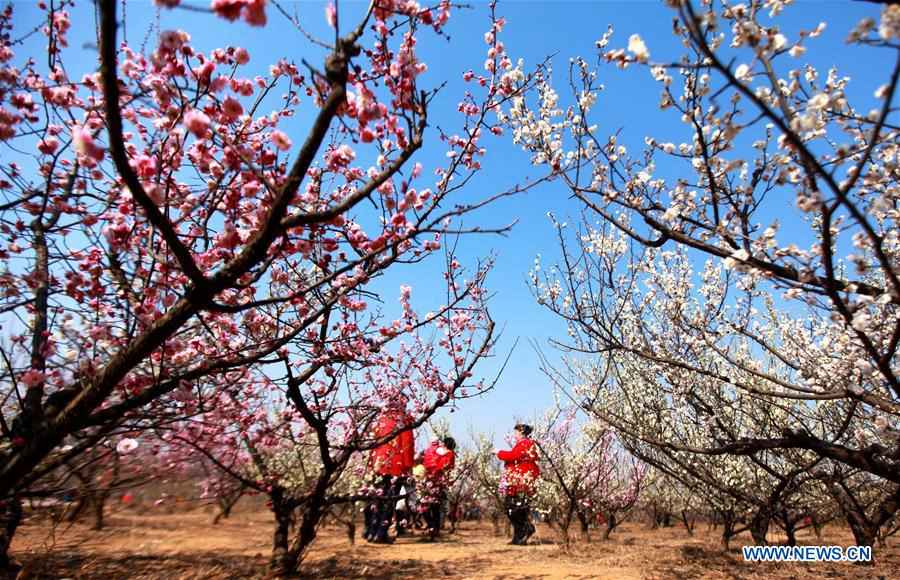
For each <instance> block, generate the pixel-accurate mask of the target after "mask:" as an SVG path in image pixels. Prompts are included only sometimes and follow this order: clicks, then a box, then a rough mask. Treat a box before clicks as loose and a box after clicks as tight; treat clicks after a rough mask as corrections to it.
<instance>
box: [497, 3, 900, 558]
mask: <svg viewBox="0 0 900 580" xmlns="http://www.w3.org/2000/svg"><path fill="white" fill-rule="evenodd" d="M666 4H667V5H668V6H669V7H671V8H672V10H673V11H674V14H675V16H676V18H675V21H674V28H673V29H674V33H675V35H676V36H677V37H678V39H679V40H680V41H681V43H682V45H683V46H684V47H685V53H684V54H683V55H681V56H677V57H674V58H671V57H663V58H660V59H659V60H656V59H651V55H650V52H651V50H650V49H651V48H652V47H648V46H647V44H646V43H645V42H644V41H643V40H642V39H641V37H640V36H639V35H636V34H635V35H632V36H631V37H630V38H629V40H628V45H627V48H618V49H611V48H609V45H610V43H611V39H612V33H613V32H612V30H611V29H610V30H608V31H607V32H606V33H605V34H604V35H603V36H602V38H600V40H598V42H597V47H598V51H599V55H598V57H599V58H598V62H599V64H598V68H593V67H592V66H591V65H589V64H588V62H587V61H586V60H584V59H575V60H574V61H573V62H572V64H571V66H570V70H569V86H570V88H571V89H572V93H573V95H572V104H571V105H570V106H563V105H562V104H561V101H560V97H559V94H558V93H557V91H556V90H555V88H554V85H553V82H552V79H551V78H550V77H549V76H545V77H543V78H542V80H541V82H540V83H539V87H538V91H537V95H538V97H537V99H538V100H537V102H535V103H532V102H530V101H529V100H528V99H526V98H518V99H515V100H514V102H513V104H512V107H511V108H510V109H509V110H508V111H507V113H506V114H505V116H504V120H505V122H506V123H507V125H508V126H509V128H510V129H511V130H512V135H513V139H514V140H515V142H517V143H518V144H520V145H521V146H522V147H523V148H524V149H525V150H526V151H528V152H529V153H530V154H531V155H532V160H533V162H534V163H536V164H540V165H545V166H547V167H548V170H549V171H550V172H551V173H552V174H553V175H555V176H556V177H557V178H558V181H559V182H560V183H561V184H563V185H564V186H565V187H566V188H567V189H568V190H569V192H570V193H571V194H572V196H573V197H574V198H576V199H577V200H578V201H579V202H580V203H581V205H582V207H583V213H582V216H581V220H580V222H581V223H580V225H579V226H578V227H569V226H567V225H566V224H565V223H559V222H556V227H557V231H558V233H559V240H560V244H561V248H562V257H561V259H560V262H559V264H558V265H557V266H556V267H554V268H551V269H550V270H549V271H546V270H542V269H541V265H540V263H538V264H537V265H536V267H535V269H534V271H533V272H532V282H533V287H534V291H535V294H536V297H537V299H538V301H539V302H540V303H541V304H543V305H545V306H546V307H547V308H549V309H550V310H552V311H553V312H554V313H556V314H557V315H559V316H560V317H561V318H562V319H564V320H565V321H566V323H567V324H568V330H569V340H568V341H567V342H561V341H560V342H559V343H558V344H559V345H560V346H562V347H563V348H566V349H569V352H570V354H571V356H569V357H568V358H567V360H566V371H567V372H564V373H562V374H567V375H568V380H569V381H570V383H571V384H570V386H571V387H572V388H573V389H574V391H575V392H576V393H577V394H578V396H579V397H580V401H581V402H582V404H583V406H584V407H585V408H587V409H589V410H591V411H592V412H594V413H595V414H596V415H598V416H599V417H600V418H601V419H603V420H604V421H606V422H607V423H609V424H610V425H612V426H614V427H615V428H616V429H617V430H618V431H619V432H620V434H622V435H623V436H624V437H625V439H626V440H630V441H632V442H633V443H634V446H635V447H636V448H637V447H645V448H646V449H649V450H651V451H652V453H653V454H656V455H660V454H662V455H665V456H666V457H667V458H668V459H667V461H669V460H672V461H674V459H673V458H677V461H679V462H684V463H690V462H695V463H696V462H699V461H705V462H712V463H713V464H714V463H716V462H722V463H723V465H721V466H720V467H716V468H715V469H716V473H715V475H717V476H722V475H724V474H725V473H727V472H719V471H718V470H720V469H721V470H727V469H733V470H736V474H735V475H734V476H735V477H740V478H743V484H742V485H741V486H740V487H744V488H747V489H749V488H750V487H751V483H750V482H752V481H754V477H755V476H754V475H751V473H755V472H758V471H760V470H762V472H763V473H765V474H766V476H767V478H768V479H769V480H770V483H772V484H774V485H772V486H770V487H768V488H766V489H769V490H772V491H776V490H777V489H778V486H780V485H782V484H784V485H785V490H787V489H789V488H791V487H793V484H785V482H784V478H785V477H787V476H789V475H791V474H794V475H792V476H791V477H790V478H789V479H791V480H792V481H793V480H794V478H795V477H796V476H799V477H802V478H807V477H809V473H810V472H811V471H812V470H813V469H814V468H815V467H817V466H818V467H821V468H822V469H825V470H826V472H827V471H828V470H830V469H839V470H840V469H842V470H844V471H845V472H846V471H847V470H851V471H854V472H856V471H859V472H862V473H866V474H868V475H869V476H873V477H874V478H876V480H877V481H879V482H880V487H881V493H880V494H879V497H880V500H879V501H878V502H877V506H876V507H875V508H873V511H872V513H874V514H875V515H874V516H872V518H873V521H872V522H871V523H872V525H873V526H874V527H876V528H877V527H878V526H880V525H882V524H885V523H887V522H888V521H889V520H890V519H891V518H892V517H893V514H894V513H895V512H896V511H897V507H898V502H900V487H898V484H900V461H898V460H900V445H898V437H897V434H898V429H897V414H898V411H900V378H898V377H900V365H898V362H897V356H896V355H897V350H898V346H900V228H898V227H897V221H898V218H900V211H898V207H900V206H898V203H900V189H898V187H897V185H896V182H897V171H898V167H897V151H898V147H897V136H898V125H897V121H898V119H897V112H896V109H895V105H894V97H895V92H896V88H897V82H898V77H900V52H898V48H900V46H898V42H897V40H898V38H900V6H897V5H888V6H884V7H882V8H881V14H880V20H879V21H878V22H876V20H875V19H874V18H868V19H865V20H863V21H862V22H860V23H859V24H857V25H856V26H855V27H854V28H853V29H852V30H851V31H850V34H849V37H848V42H850V43H851V44H853V45H855V46H854V48H855V49H858V50H860V51H868V52H869V53H870V56H869V58H870V59H871V60H870V62H867V63H866V66H871V63H881V62H884V63H886V64H887V65H888V66H887V67H886V70H885V76H886V82H885V84H884V85H883V86H881V87H879V88H878V89H877V90H876V91H875V95H874V99H875V100H874V101H871V102H865V101H860V102H851V99H850V97H849V83H850V78H849V77H847V76H844V74H843V73H842V72H840V71H838V70H836V69H834V68H832V69H830V70H828V71H823V72H820V71H819V70H817V69H816V68H815V67H813V66H812V65H810V64H807V63H805V62H804V61H805V56H804V55H805V53H806V51H807V50H808V49H809V50H813V49H815V48H816V47H817V44H816V43H817V37H818V36H820V35H821V33H822V31H823V30H824V29H825V26H826V24H825V23H820V24H818V25H815V26H812V27H810V28H809V29H807V30H804V31H802V32H800V33H799V34H798V35H797V36H796V38H788V36H787V35H786V34H785V33H784V32H783V31H782V29H781V28H780V26H779V16H780V14H781V12H782V11H783V10H784V9H786V7H787V6H788V5H789V4H791V2H790V1H787V0H785V1H774V0H766V1H763V0H752V1H750V2H743V3H737V2H727V1H726V2H721V3H718V2H717V3H713V2H711V1H708V0H705V1H702V2H699V3H694V2H689V1H682V0H669V1H667V2H666ZM697 4H699V5H697ZM657 56H658V55H657ZM607 65H609V66H615V67H619V68H626V67H634V66H639V67H645V68H647V69H648V71H649V72H650V74H651V76H652V77H653V79H654V80H655V81H656V82H658V84H659V90H660V108H661V109H663V111H665V112H668V113H671V114H673V115H675V116H677V117H680V119H681V121H682V122H683V124H684V142H682V143H671V142H661V141H660V140H658V139H656V138H654V137H652V136H647V137H646V138H645V139H644V143H645V147H644V149H643V151H640V152H638V153H633V152H629V150H628V148H627V147H625V145H623V143H622V142H621V139H620V137H619V136H618V135H617V134H612V135H608V134H604V133H603V130H602V129H601V128H600V124H599V123H597V124H594V122H595V121H594V120H593V118H594V117H595V116H596V115H595V113H594V112H593V110H594V109H595V107H596V103H597V102H598V99H599V97H600V96H601V93H602V91H603V90H604V86H603V85H601V84H600V83H599V81H598V78H599V75H600V74H601V70H600V67H603V66H607ZM872 102H874V103H875V105H876V106H875V107H874V108H872V110H868V109H869V107H870V105H871V103H872ZM664 114H665V113H664ZM568 371H571V372H568ZM648 454H650V452H649V451H648ZM701 456H706V457H705V458H704V457H701ZM691 457H693V459H691ZM728 458H737V459H736V460H732V459H728ZM725 463H727V464H729V465H730V467H727V466H725V465H724V464H725ZM740 473H743V474H742V475H738V474H740ZM728 476H729V477H731V475H730V474H729V475H728ZM748 499H751V498H748ZM750 503H755V502H750ZM757 515H759V514H757ZM857 515H858V514H857ZM848 519H849V518H848ZM851 527H852V528H853V530H854V533H857V532H858V531H859V530H858V528H859V529H861V528H863V527H866V526H861V527H858V526H857V527H854V526H851ZM867 529H868V530H869V531H868V532H865V533H860V534H858V535H857V542H858V543H864V544H869V545H870V544H871V543H872V541H873V539H874V536H873V535H872V533H871V530H872V526H868V527H867Z"/></svg>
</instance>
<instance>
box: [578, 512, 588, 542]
mask: <svg viewBox="0 0 900 580" xmlns="http://www.w3.org/2000/svg"><path fill="white" fill-rule="evenodd" d="M578 521H579V523H580V524H581V539H582V540H584V541H585V542H588V543H590V541H591V526H590V521H589V520H588V516H587V514H585V513H584V512H578Z"/></svg>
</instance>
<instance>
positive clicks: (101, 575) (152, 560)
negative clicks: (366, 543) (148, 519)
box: [14, 551, 483, 580]
mask: <svg viewBox="0 0 900 580" xmlns="http://www.w3.org/2000/svg"><path fill="white" fill-rule="evenodd" d="M21 563H22V565H23V566H22V568H21V569H20V570H19V573H18V575H17V576H14V577H15V578H17V579H18V580H50V579H54V580H60V579H65V578H71V579H72V580H87V579H91V580H107V579H108V580H112V579H116V580H119V579H122V578H129V579H136V580H145V579H146V580H149V579H151V578H152V579H154V580H156V579H159V578H166V579H171V580H175V579H178V580H199V579H224V578H266V577H267V573H268V570H267V565H268V560H267V558H266V557H264V556H261V555H259V556H240V555H220V554H215V553H192V554H184V555H181V554H173V555H165V556H163V555H133V554H130V555H122V556H121V557H114V556H108V555H102V556H100V555H96V554H85V553H82V552H71V551H66V552H65V553H64V552H62V551H53V552H45V553H43V554H34V555H28V556H25V555H23V558H22V562H21ZM482 568H483V563H482V562H480V559H479V558H471V559H469V560H468V561H467V562H464V563H463V562H459V561H455V562H452V563H451V562H430V561H422V560H416V559H393V560H378V561H364V560H360V558H359V555H358V554H357V555H356V556H355V557H354V556H353V555H351V554H349V553H347V554H340V553H339V554H336V555H334V556H332V557H330V558H326V559H323V560H318V561H314V562H310V563H308V564H304V565H303V567H302V570H301V573H300V574H299V575H298V576H297V578H322V579H325V578H365V579H371V580H388V579H394V578H396V579H417V580H421V579H425V578H441V577H447V576H454V577H459V576H463V577H465V576H477V575H478V571H479V570H480V569H482Z"/></svg>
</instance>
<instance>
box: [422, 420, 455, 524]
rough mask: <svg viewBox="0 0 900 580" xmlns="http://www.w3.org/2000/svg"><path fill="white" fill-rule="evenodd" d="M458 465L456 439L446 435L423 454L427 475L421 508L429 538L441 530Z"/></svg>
mask: <svg viewBox="0 0 900 580" xmlns="http://www.w3.org/2000/svg"><path fill="white" fill-rule="evenodd" d="M454 465H456V440H455V439H453V437H445V438H444V439H443V440H435V441H432V443H431V445H429V446H428V448H427V449H425V453H423V454H422V466H423V467H424V468H425V477H424V478H423V481H422V482H421V487H420V489H419V494H420V509H421V510H422V512H423V515H424V517H425V523H426V524H427V526H428V535H427V536H426V538H427V539H428V540H432V541H433V540H434V539H436V538H437V537H438V535H439V534H440V531H441V524H442V520H443V517H442V516H443V508H444V503H445V500H446V498H447V488H448V487H449V485H450V472H451V471H453V467H454Z"/></svg>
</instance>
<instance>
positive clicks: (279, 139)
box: [272, 130, 291, 151]
mask: <svg viewBox="0 0 900 580" xmlns="http://www.w3.org/2000/svg"><path fill="white" fill-rule="evenodd" d="M272 143H273V144H274V145H275V147H277V148H279V149H281V150H282V151H287V150H288V149H290V148H291V140H290V138H289V137H288V136H287V135H285V134H284V132H283V131H278V130H275V131H272Z"/></svg>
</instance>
